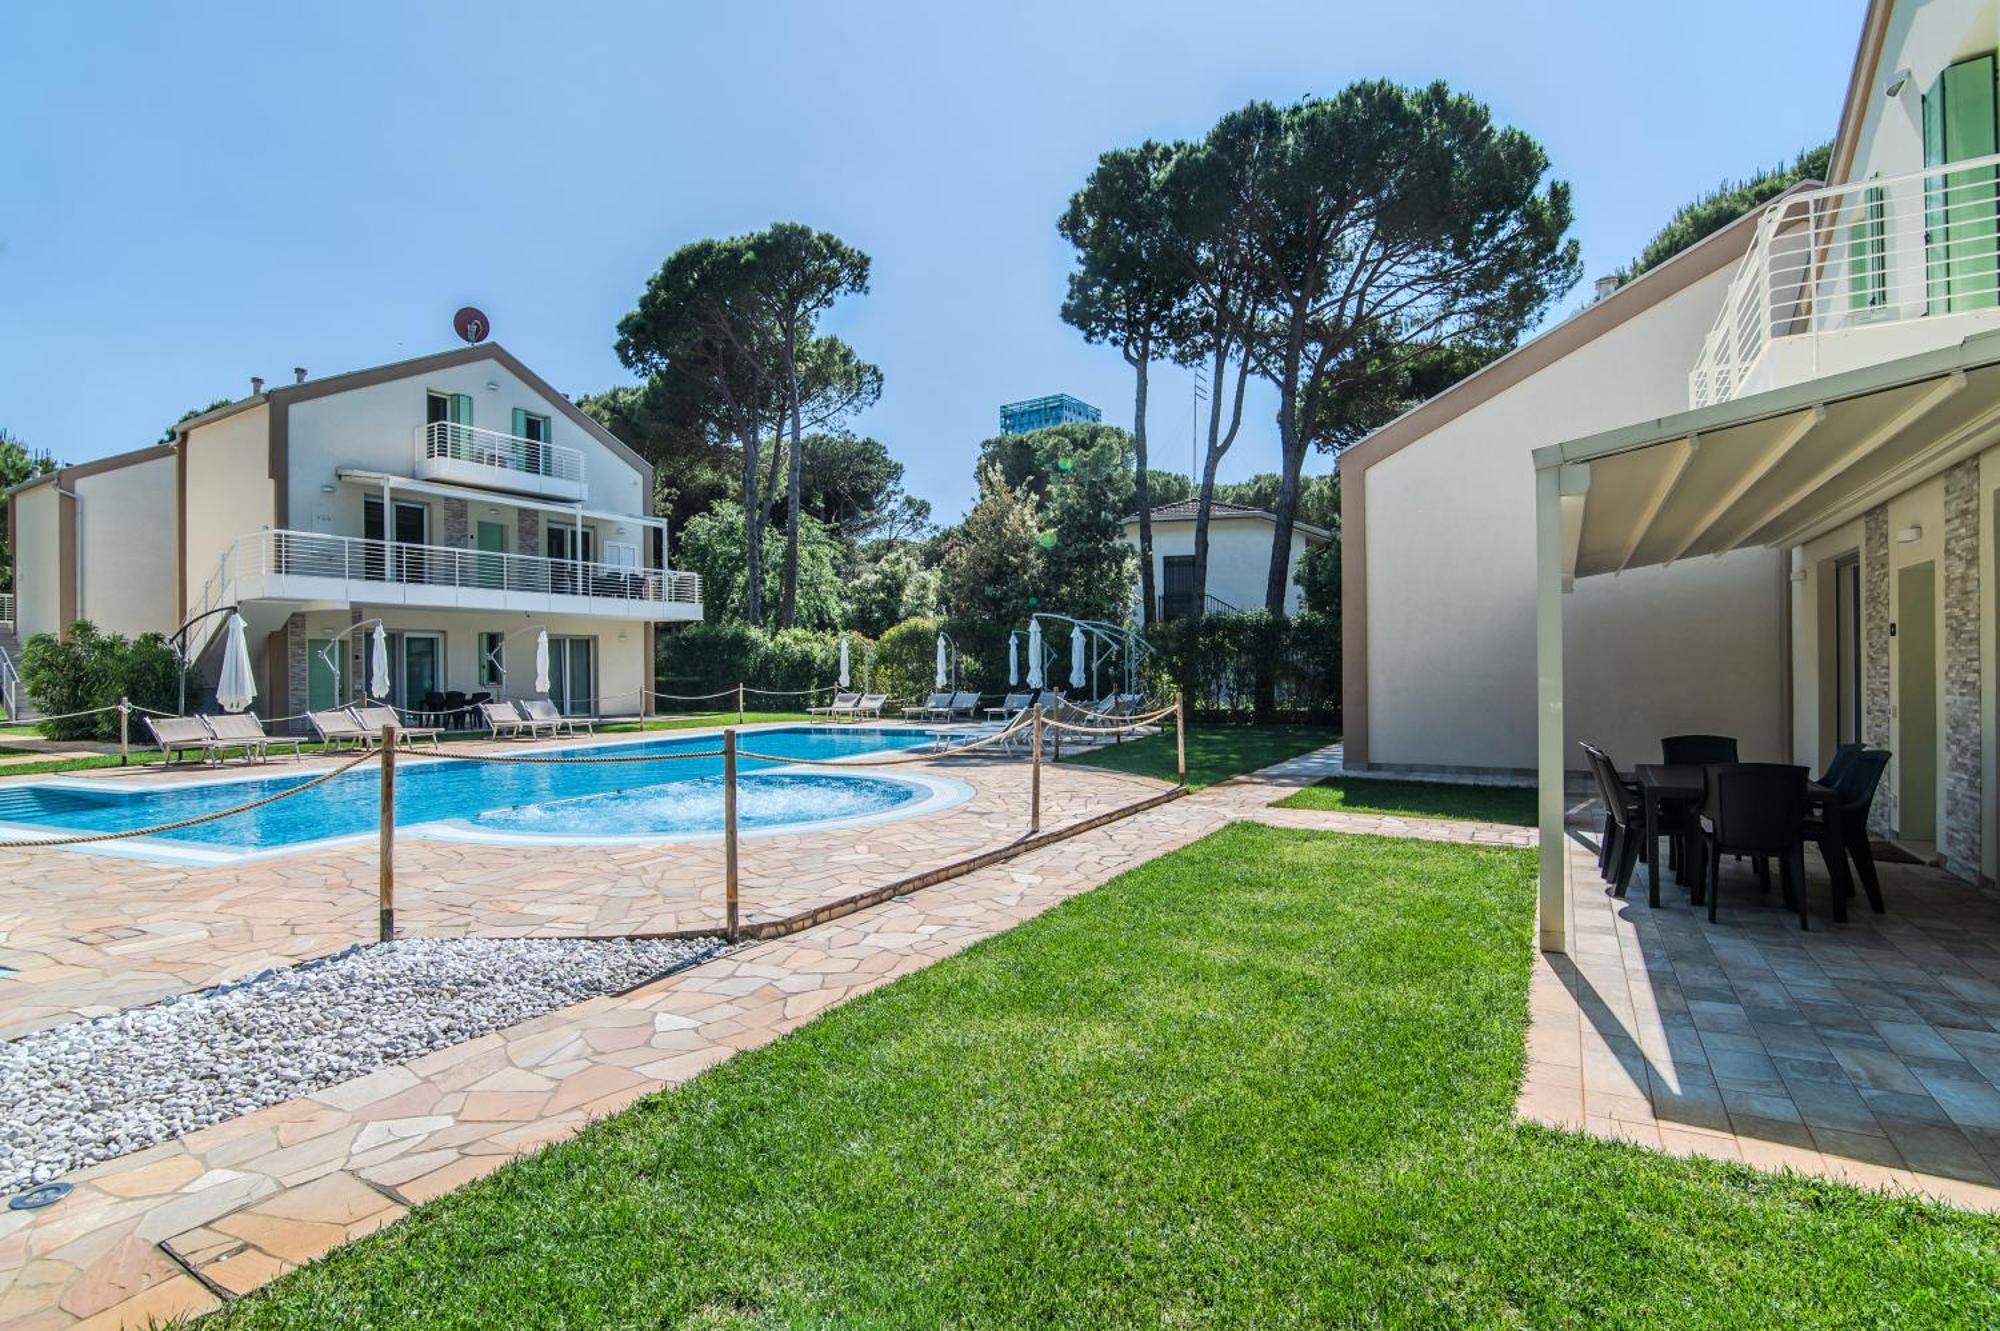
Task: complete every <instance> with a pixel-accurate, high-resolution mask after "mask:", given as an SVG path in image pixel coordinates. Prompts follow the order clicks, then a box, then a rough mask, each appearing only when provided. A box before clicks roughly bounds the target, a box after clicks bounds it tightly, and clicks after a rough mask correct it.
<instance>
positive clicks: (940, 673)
mask: <svg viewBox="0 0 2000 1331" xmlns="http://www.w3.org/2000/svg"><path fill="white" fill-rule="evenodd" d="M950 678H951V676H950V675H949V674H947V673H946V671H945V668H944V634H942V633H940V634H938V657H937V686H938V688H939V690H943V688H944V687H945V684H946V682H947V681H948V680H950Z"/></svg>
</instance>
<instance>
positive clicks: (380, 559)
mask: <svg viewBox="0 0 2000 1331" xmlns="http://www.w3.org/2000/svg"><path fill="white" fill-rule="evenodd" d="M259 576H277V577H300V578H337V579H341V580H343V581H349V582H359V583H377V584H403V585H406V586H418V587H436V588H440V589H450V591H449V594H441V595H440V597H439V598H438V600H439V603H440V604H449V603H453V602H456V601H458V600H460V599H461V598H460V597H458V596H457V595H456V593H458V592H481V591H493V592H525V593H533V594H539V595H546V596H582V597H588V598H591V599H595V600H604V601H613V602H619V603H633V602H640V603H645V604H651V605H700V604H701V578H700V577H699V576H698V575H696V574H693V573H682V572H676V571H675V570H672V569H653V568H647V569H642V568H632V567H628V566H626V565H621V564H599V563H593V562H589V561H585V560H571V559H548V558H544V557H542V556H539V555H514V554H503V553H499V552H497V551H490V550H462V549H459V548H457V547H455V546H441V545H408V544H404V543H402V542H399V541H371V540H366V539H362V538H359V537H353V536H329V535H326V534H324V533H322V532H304V531H286V530H282V529H280V530H272V531H260V532H252V533H250V534H249V535H247V536H240V537H238V538H237V539H236V541H235V542H234V543H233V544H232V545H231V546H230V547H229V548H228V549H227V550H225V551H223V553H222V558H221V559H220V560H219V561H218V562H217V564H216V569H215V572H214V573H212V574H210V575H209V578H208V581H207V582H206V583H204V584H203V586H202V592H201V596H200V598H199V599H198V600H196V601H195V602H194V604H193V605H192V606H190V607H189V616H190V618H193V617H196V616H199V615H201V614H202V613H203V612H205V611H208V610H212V609H214V608H216V607H218V606H225V605H229V604H231V603H233V602H236V601H241V600H243V599H245V598H244V594H243V589H242V580H243V579H245V578H250V577H259ZM225 622H226V621H225V619H224V617H223V616H220V615H217V616H213V617H211V618H210V619H207V620H205V621H203V622H202V623H201V624H200V625H199V626H198V629H197V631H196V632H194V633H191V634H190V636H189V640H188V645H187V651H188V656H189V658H190V659H198V658H199V657H200V656H201V653H202V650H203V649H204V648H205V647H206V646H207V644H208V642H209V640H210V639H211V638H213V637H214V635H215V634H216V633H218V632H220V631H221V629H222V626H223V624H224V623H225Z"/></svg>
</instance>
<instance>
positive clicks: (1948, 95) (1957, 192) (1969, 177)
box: [1925, 55, 2000, 311]
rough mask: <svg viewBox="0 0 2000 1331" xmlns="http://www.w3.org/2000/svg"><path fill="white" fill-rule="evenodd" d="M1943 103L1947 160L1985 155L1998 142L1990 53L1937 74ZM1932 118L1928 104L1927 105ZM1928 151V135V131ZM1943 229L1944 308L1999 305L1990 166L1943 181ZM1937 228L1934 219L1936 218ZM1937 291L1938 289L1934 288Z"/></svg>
mask: <svg viewBox="0 0 2000 1331" xmlns="http://www.w3.org/2000/svg"><path fill="white" fill-rule="evenodd" d="M1938 82H1939V84H1940V90H1941V92H1942V93H1943V103H1944V105H1943V106H1942V107H1941V108H1940V119H1941V121H1942V128H1943V135H1942V139H1943V142H1942V144H1941V145H1940V146H1941V147H1942V149H1943V152H1944V161H1945V163H1946V164H1947V165H1948V164H1950V163H1952V162H1963V161H1967V160H1969V159H1971V158H1974V157H1986V156H1989V155H1990V154H1992V153H1993V152H1994V151H1995V149H1996V146H2000V123H1996V120H1995V106H1994V59H1993V57H1992V56H1990V55H1983V56H1978V57H1976V58H1974V59H1972V60H1961V61H1959V62H1958V63H1957V64H1955V65H1952V66H1949V67H1948V68H1946V70H1945V71H1944V73H1943V75H1942V76H1940V78H1939V80H1938ZM1925 111H1926V120H1928V118H1929V116H1928V112H1929V107H1928V106H1926V107H1925ZM1925 138H1926V144H1925V151H1926V154H1927V155H1928V153H1929V150H1930V144H1929V142H1928V140H1929V138H1930V135H1929V133H1928V132H1927V133H1926V135H1925ZM1942 185H1943V191H1944V200H1943V207H1942V208H1941V209H1940V210H1938V211H1940V212H1941V213H1942V218H1941V220H1942V222H1943V231H1944V234H1943V235H1942V236H1939V235H1937V234H1936V233H1935V229H1934V231H1933V234H1932V236H1931V246H1930V249H1931V253H1932V255H1933V256H1936V255H1937V254H1938V252H1939V250H1940V248H1941V249H1942V260H1943V269H1944V271H1943V274H1942V277H1943V281H1944V296H1945V301H1946V305H1945V308H1947V309H1950V310H1954V311H1956V310H1970V309H1988V308H1991V307H1993V306H1994V305H2000V289H1996V278H2000V269H1996V266H1995V263H1994V258H1995V255H1994V250H1995V242H1996V240H2000V227H1996V221H2000V216H1996V209H1995V189H1996V186H1997V185H2000V177H1996V175H1995V172H1994V169H1993V168H1992V167H1990V166H1982V167H1975V168H1973V169H1971V170H1968V171H1952V172H1949V173H1947V174H1946V175H1945V177H1944V180H1943V182H1942ZM1933 227H1934V228H1935V223H1933ZM1933 294H1934V295H1935V294H1936V293H1935V291H1934V292H1933Z"/></svg>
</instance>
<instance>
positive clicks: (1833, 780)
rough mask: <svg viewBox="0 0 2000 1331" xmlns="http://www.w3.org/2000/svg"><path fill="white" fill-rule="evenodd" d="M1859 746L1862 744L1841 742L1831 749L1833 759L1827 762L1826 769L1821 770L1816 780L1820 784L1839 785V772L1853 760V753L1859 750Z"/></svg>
mask: <svg viewBox="0 0 2000 1331" xmlns="http://www.w3.org/2000/svg"><path fill="white" fill-rule="evenodd" d="M1861 748H1862V746H1861V745H1859V744H1842V745H1839V746H1837V747H1836V748H1835V749H1834V751H1833V761H1832V762H1830V763H1828V764H1827V765H1826V770H1825V771H1824V772H1821V773H1820V774H1819V776H1818V777H1817V778H1816V779H1817V780H1818V782H1819V783H1820V784H1821V785H1822V786H1834V787H1836V788H1837V787H1838V786H1839V785H1840V778H1841V774H1842V773H1844V772H1845V771H1846V770H1847V768H1848V766H1849V764H1851V763H1852V762H1853V761H1854V755H1856V754H1858V753H1860V752H1861Z"/></svg>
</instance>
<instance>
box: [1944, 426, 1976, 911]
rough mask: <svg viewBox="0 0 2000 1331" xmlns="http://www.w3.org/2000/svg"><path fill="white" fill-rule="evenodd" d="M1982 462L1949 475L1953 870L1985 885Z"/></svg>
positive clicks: (1948, 863)
mask: <svg viewBox="0 0 2000 1331" xmlns="http://www.w3.org/2000/svg"><path fill="white" fill-rule="evenodd" d="M1981 748H1982V746H1981V737H1980V725H1979V459H1977V458H1968V459H1966V460H1965V461H1964V462H1961V463H1959V464H1958V465H1957V466H1955V467H1953V468H1952V469H1951V470H1950V471H1948V472H1946V473H1945V474H1944V754H1945V767H1944V845H1943V846H1942V847H1940V849H1941V850H1942V851H1943V852H1944V862H1945V868H1947V869H1948V870H1950V871H1951V872H1952V873H1953V874H1956V875H1957V876H1958V877H1960V878H1965V879H1969V880H1971V881H1973V882H1978V881H1979V856H1980V804H1981V799H1982V796H1983V787H1984V778H1983V776H1982V767H1983V765H1984V754H1983V753H1982V751H1981Z"/></svg>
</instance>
